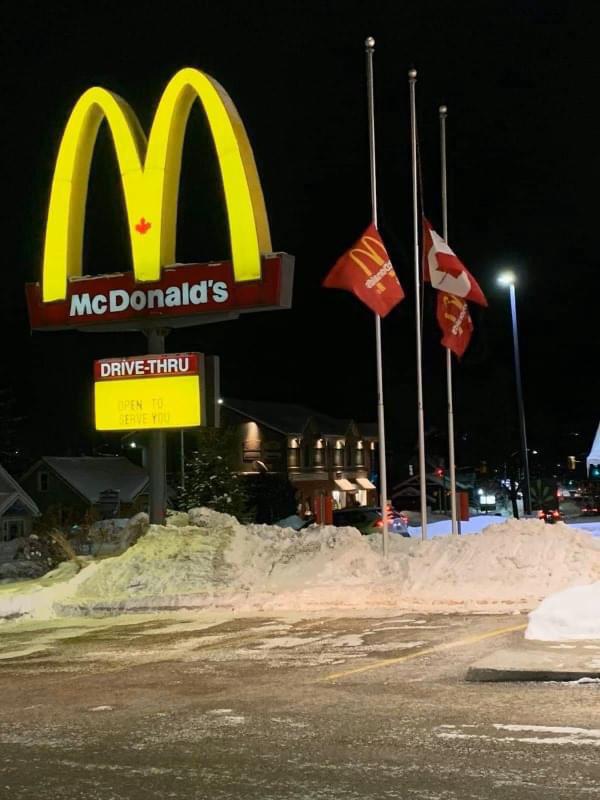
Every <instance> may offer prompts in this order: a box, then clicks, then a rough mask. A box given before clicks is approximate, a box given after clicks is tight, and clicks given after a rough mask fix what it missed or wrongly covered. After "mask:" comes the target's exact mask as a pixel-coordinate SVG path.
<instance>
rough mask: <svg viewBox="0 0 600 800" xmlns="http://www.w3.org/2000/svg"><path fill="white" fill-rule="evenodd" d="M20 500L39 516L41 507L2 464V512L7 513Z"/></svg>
mask: <svg viewBox="0 0 600 800" xmlns="http://www.w3.org/2000/svg"><path fill="white" fill-rule="evenodd" d="M18 501H20V502H21V503H22V504H23V505H24V506H25V508H27V509H29V511H30V512H31V513H32V514H34V515H35V516H38V515H39V513H40V510H39V508H38V507H37V505H36V504H35V502H34V501H33V500H32V498H31V497H30V496H29V495H28V494H27V492H26V491H25V489H23V488H22V487H21V486H19V484H18V483H17V482H16V480H15V479H14V478H13V477H12V475H9V474H8V472H7V471H6V470H5V469H4V467H2V466H0V514H4V513H6V511H8V509H9V508H11V506H13V505H14V504H15V503H16V502H18Z"/></svg>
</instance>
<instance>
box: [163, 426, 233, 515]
mask: <svg viewBox="0 0 600 800" xmlns="http://www.w3.org/2000/svg"><path fill="white" fill-rule="evenodd" d="M199 440H200V441H199V449H198V450H197V451H196V452H194V453H192V456H191V458H189V459H188V460H187V461H186V468H185V488H182V487H181V486H180V487H179V491H178V494H177V505H178V507H179V508H180V509H181V510H182V511H189V509H190V508H197V507H199V506H206V507H207V508H212V509H214V510H215V511H221V512H223V513H226V514H231V515H232V516H234V517H237V519H238V520H240V521H243V522H246V521H248V519H249V513H248V495H247V493H246V490H245V488H244V483H243V481H242V480H241V478H239V477H238V475H237V474H236V473H235V472H234V471H233V470H232V469H231V467H230V465H229V459H228V455H229V454H231V450H232V448H233V446H234V445H235V433H234V432H232V431H226V430H225V431H224V430H220V429H217V428H205V429H204V430H202V431H201V432H200V434H199Z"/></svg>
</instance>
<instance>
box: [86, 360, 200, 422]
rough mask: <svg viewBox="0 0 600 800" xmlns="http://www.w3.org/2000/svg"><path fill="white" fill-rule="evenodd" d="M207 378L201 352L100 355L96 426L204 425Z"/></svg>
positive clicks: (95, 412)
mask: <svg viewBox="0 0 600 800" xmlns="http://www.w3.org/2000/svg"><path fill="white" fill-rule="evenodd" d="M203 378H204V370H203V362H202V356H201V355H200V354H199V353H177V354H169V355H156V356H141V357H138V356H134V357H132V358H107V359H103V360H101V361H96V362H95V363H94V416H95V421H96V430H99V431H137V430H166V429H169V428H194V427H197V426H199V425H202V424H204V421H205V416H206V414H205V411H204V397H205V392H204V380H203Z"/></svg>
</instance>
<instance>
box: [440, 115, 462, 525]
mask: <svg viewBox="0 0 600 800" xmlns="http://www.w3.org/2000/svg"><path fill="white" fill-rule="evenodd" d="M439 110H440V149H441V165H442V219H443V223H444V234H443V235H444V241H445V242H446V244H448V183H447V178H446V176H447V172H446V117H447V115H448V108H447V107H446V106H440V109H439ZM446 393H447V397H448V460H449V462H450V509H451V515H452V535H453V536H458V514H457V509H456V457H455V452H454V400H453V391H452V351H451V350H450V348H449V347H447V348H446Z"/></svg>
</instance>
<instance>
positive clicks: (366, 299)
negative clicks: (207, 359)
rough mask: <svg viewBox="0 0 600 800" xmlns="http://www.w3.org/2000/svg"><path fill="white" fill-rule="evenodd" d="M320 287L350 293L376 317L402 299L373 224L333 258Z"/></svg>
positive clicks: (387, 256) (392, 270) (396, 280)
mask: <svg viewBox="0 0 600 800" xmlns="http://www.w3.org/2000/svg"><path fill="white" fill-rule="evenodd" d="M357 268H358V269H357ZM323 286H325V287H326V288H328V289H346V290H347V291H349V292H352V293H353V294H355V295H356V296H357V297H358V298H359V300H362V302H363V303H365V305H367V306H368V307H369V308H370V309H371V310H372V311H374V312H375V313H376V314H379V316H380V317H385V316H386V315H387V314H389V312H390V311H391V310H392V308H394V306H396V305H397V304H398V303H399V302H400V301H401V300H403V299H404V292H403V290H402V287H401V286H400V282H399V280H398V277H397V276H396V273H395V271H394V268H393V266H392V262H391V260H390V257H389V255H388V253H387V250H386V248H385V245H384V243H383V240H382V238H381V236H380V235H379V231H378V230H377V228H376V227H375V225H373V224H371V225H369V227H368V228H367V230H366V231H365V232H364V233H363V235H362V236H361V237H360V239H358V241H357V242H355V243H354V245H353V246H352V247H351V248H350V250H348V251H347V252H346V253H344V255H343V256H342V257H341V258H339V259H338V260H337V262H336V263H335V265H334V267H333V269H332V270H331V271H330V272H329V274H328V275H327V277H326V278H325V280H324V281H323Z"/></svg>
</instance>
